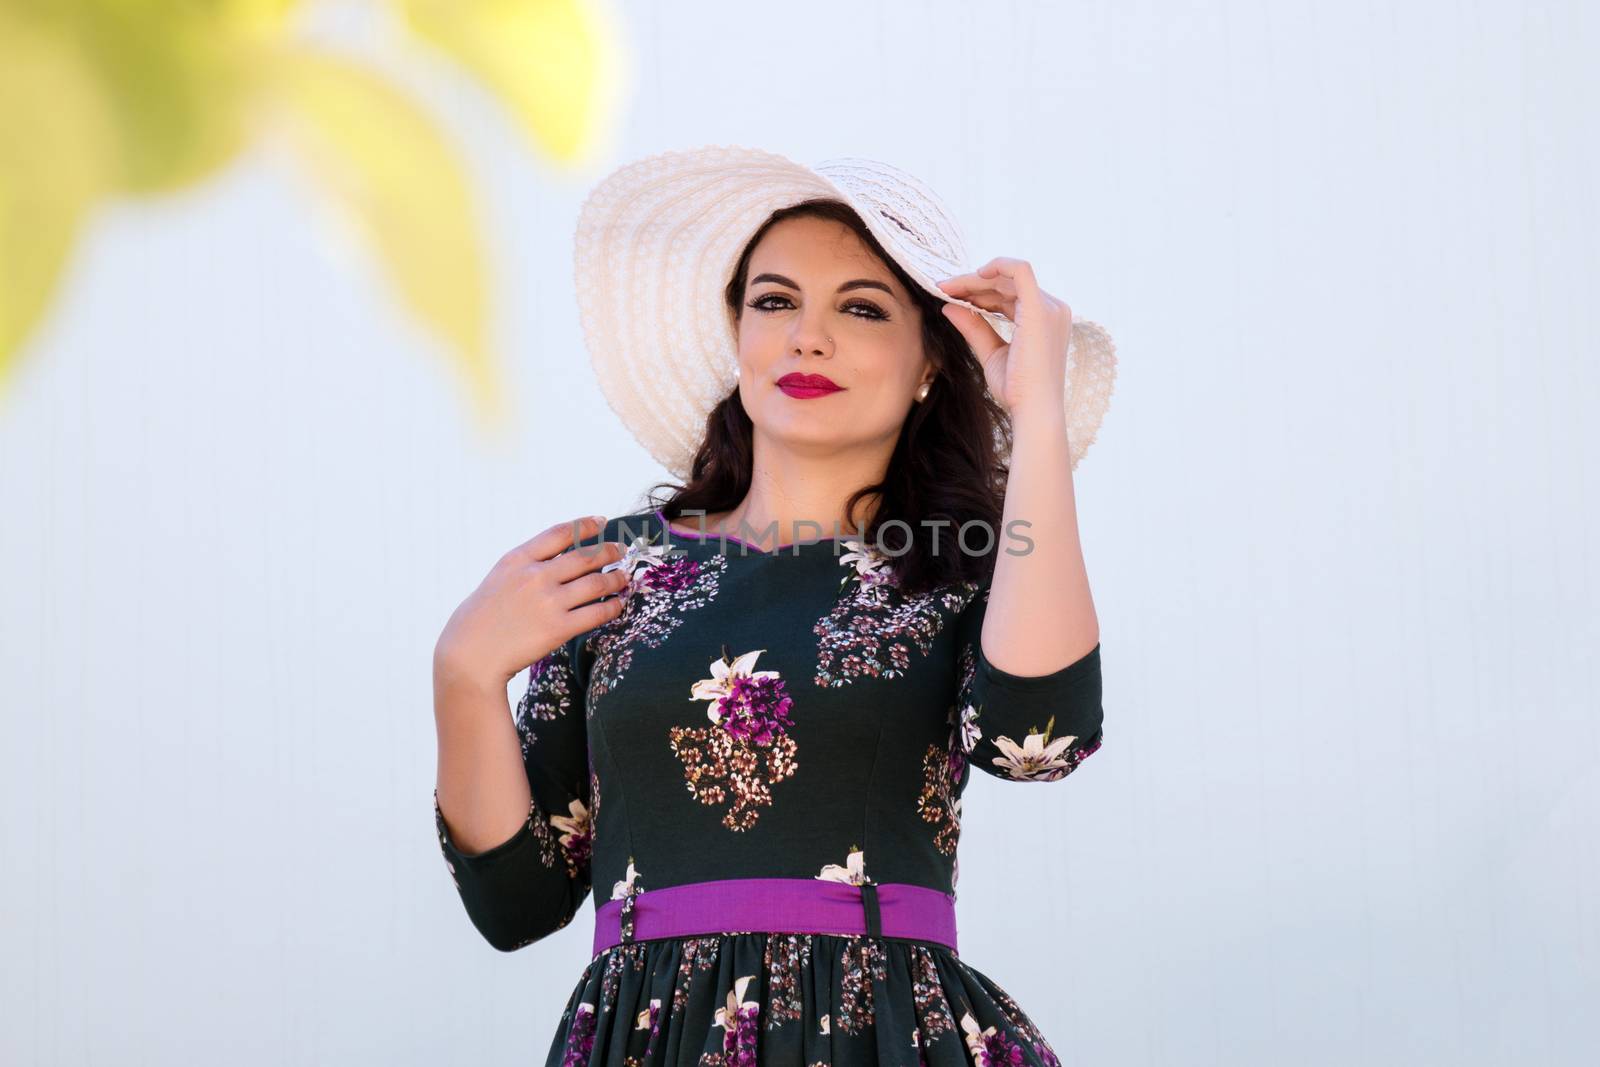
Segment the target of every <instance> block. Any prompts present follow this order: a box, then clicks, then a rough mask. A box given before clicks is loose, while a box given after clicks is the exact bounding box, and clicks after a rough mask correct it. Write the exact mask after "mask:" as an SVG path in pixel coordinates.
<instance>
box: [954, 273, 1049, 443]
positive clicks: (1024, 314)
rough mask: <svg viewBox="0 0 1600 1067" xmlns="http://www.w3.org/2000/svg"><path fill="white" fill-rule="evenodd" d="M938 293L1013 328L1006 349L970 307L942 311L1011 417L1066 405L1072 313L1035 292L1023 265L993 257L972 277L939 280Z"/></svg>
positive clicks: (1035, 282) (965, 275)
mask: <svg viewBox="0 0 1600 1067" xmlns="http://www.w3.org/2000/svg"><path fill="white" fill-rule="evenodd" d="M939 288H940V289H942V290H944V292H945V293H947V294H949V295H950V296H953V297H957V298H959V299H962V300H965V301H968V302H969V303H973V304H976V305H978V306H979V307H981V308H983V309H984V310H985V311H998V312H999V313H1000V314H1002V315H1004V316H1005V317H1006V318H1008V319H1010V320H1011V321H1012V322H1014V323H1016V332H1015V333H1014V334H1013V335H1012V337H1011V343H1010V344H1007V343H1006V342H1005V341H1003V340H1001V339H1000V335H999V334H998V333H996V332H995V331H994V327H992V326H990V325H989V324H988V322H986V321H985V320H984V318H983V316H981V315H979V314H977V313H976V312H974V311H973V310H971V309H970V308H965V307H962V306H961V305H960V304H950V303H946V304H945V305H944V306H943V308H942V310H943V312H944V315H945V317H946V318H947V319H949V320H950V321H951V322H952V323H954V324H955V327H956V329H958V330H960V331H961V335H962V336H963V337H965V338H966V339H967V343H968V344H969V345H971V346H972V350H973V352H975V353H976V354H977V356H978V361H979V362H980V363H982V364H983V372H984V376H985V377H986V378H987V379H988V382H989V392H990V393H991V394H993V395H994V397H995V399H997V400H999V401H1000V403H1001V404H1002V405H1004V407H1005V408H1006V410H1007V411H1009V412H1011V414H1012V416H1013V417H1015V416H1016V415H1017V414H1018V412H1019V411H1021V410H1022V409H1029V410H1032V409H1033V408H1035V407H1038V408H1040V409H1043V410H1045V411H1047V412H1056V411H1059V410H1060V409H1061V408H1062V407H1063V406H1064V405H1065V404H1066V390H1067V343H1068V341H1069V340H1070V339H1071V336H1072V309H1071V308H1070V307H1068V306H1067V305H1066V302H1065V301H1062V300H1059V299H1057V298H1056V297H1053V296H1051V295H1050V294H1049V293H1047V292H1045V291H1044V290H1043V289H1041V288H1039V283H1038V282H1037V281H1035V280H1034V276H1033V267H1032V266H1031V265H1030V264H1029V263H1028V261H1027V260H1024V259H1012V258H1010V257H1009V256H998V257H996V258H994V259H991V260H990V261H989V262H988V263H985V264H984V265H983V266H981V267H979V268H978V269H977V271H975V272H974V273H971V274H956V275H953V276H951V277H949V278H945V279H943V280H942V281H940V282H939Z"/></svg>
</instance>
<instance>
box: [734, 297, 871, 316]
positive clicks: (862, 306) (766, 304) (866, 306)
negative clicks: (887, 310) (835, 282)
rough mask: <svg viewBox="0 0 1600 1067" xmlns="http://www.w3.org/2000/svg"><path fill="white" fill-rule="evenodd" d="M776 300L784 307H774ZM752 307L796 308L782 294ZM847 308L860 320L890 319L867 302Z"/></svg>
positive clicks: (771, 309)
mask: <svg viewBox="0 0 1600 1067" xmlns="http://www.w3.org/2000/svg"><path fill="white" fill-rule="evenodd" d="M774 300H780V301H782V302H783V303H782V305H774V304H772V303H771V301H774ZM750 306H751V307H753V308H755V309H756V310H757V311H782V310H784V308H785V307H794V304H793V303H792V302H791V301H790V300H789V298H788V297H786V296H784V295H782V294H781V293H768V294H767V295H766V296H761V297H757V298H756V299H754V300H752V301H750ZM845 308H846V309H847V310H850V312H851V314H852V315H855V317H856V318H858V319H887V318H888V317H889V316H887V315H885V314H884V313H883V312H882V311H881V310H880V309H879V308H878V306H877V305H876V304H872V303H869V302H867V301H865V300H852V301H851V302H850V303H848V304H846V305H845ZM854 309H860V310H862V311H865V312H867V314H865V315H861V314H857V313H856V310H854Z"/></svg>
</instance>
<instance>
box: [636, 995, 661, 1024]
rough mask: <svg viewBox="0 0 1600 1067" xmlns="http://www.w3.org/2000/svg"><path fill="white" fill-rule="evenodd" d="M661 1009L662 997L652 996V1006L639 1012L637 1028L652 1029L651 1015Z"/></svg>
mask: <svg viewBox="0 0 1600 1067" xmlns="http://www.w3.org/2000/svg"><path fill="white" fill-rule="evenodd" d="M660 1010H661V998H660V997H651V998H650V1006H649V1007H648V1008H646V1009H644V1011H641V1012H640V1013H639V1018H638V1021H637V1022H636V1023H635V1024H634V1027H633V1028H634V1029H635V1030H648V1029H650V1016H651V1015H653V1014H655V1013H656V1012H658V1011H660Z"/></svg>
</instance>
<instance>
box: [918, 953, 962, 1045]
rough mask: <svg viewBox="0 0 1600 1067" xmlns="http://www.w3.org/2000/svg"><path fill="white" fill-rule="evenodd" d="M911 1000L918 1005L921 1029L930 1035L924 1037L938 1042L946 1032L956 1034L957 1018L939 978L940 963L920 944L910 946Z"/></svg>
mask: <svg viewBox="0 0 1600 1067" xmlns="http://www.w3.org/2000/svg"><path fill="white" fill-rule="evenodd" d="M911 999H912V1003H913V1004H915V1005H916V1009H917V1023H918V1025H919V1029H920V1030H921V1031H922V1032H923V1033H925V1034H926V1035H927V1036H926V1038H925V1040H927V1041H936V1040H938V1039H939V1038H940V1037H941V1036H943V1035H944V1034H953V1033H955V1029H956V1020H955V1016H953V1015H952V1014H951V1013H950V1001H949V1000H948V999H947V998H946V997H945V994H944V985H943V983H942V982H940V981H939V968H938V965H937V964H935V963H934V961H933V953H932V952H930V951H929V950H928V949H926V948H924V947H923V946H921V945H917V946H915V947H913V948H912V949H911Z"/></svg>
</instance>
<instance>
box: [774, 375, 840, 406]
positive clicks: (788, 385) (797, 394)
mask: <svg viewBox="0 0 1600 1067" xmlns="http://www.w3.org/2000/svg"><path fill="white" fill-rule="evenodd" d="M778 388H779V389H782V390H783V391H784V392H785V393H787V394H788V395H789V396H792V397H794V398H796V399H797V400H805V399H808V398H810V397H814V396H827V395H828V394H829V393H837V392H838V391H839V390H840V389H843V388H844V386H842V385H839V384H838V383H837V382H835V381H834V380H833V379H832V378H829V377H828V376H827V375H825V374H785V375H784V376H783V377H782V378H779V379H778Z"/></svg>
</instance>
